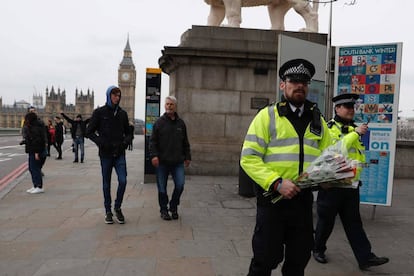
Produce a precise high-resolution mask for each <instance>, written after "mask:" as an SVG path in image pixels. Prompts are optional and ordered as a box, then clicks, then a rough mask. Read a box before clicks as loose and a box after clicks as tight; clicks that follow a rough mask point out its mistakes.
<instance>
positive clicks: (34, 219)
mask: <svg viewBox="0 0 414 276" xmlns="http://www.w3.org/2000/svg"><path fill="white" fill-rule="evenodd" d="M135 143H136V144H137V145H136V149H134V151H132V152H128V153H127V159H128V187H127V191H126V194H125V200H124V204H123V211H124V214H125V216H126V224H124V225H119V224H116V223H115V224H113V225H106V224H105V223H104V209H103V198H102V192H101V176H100V165H99V159H98V156H97V149H96V147H95V146H93V145H92V144H90V143H88V146H87V148H86V163H84V164H80V163H79V164H77V163H76V164H73V163H72V160H73V158H72V153H71V152H65V153H64V158H63V160H60V161H59V160H54V159H53V158H52V159H49V160H48V161H47V162H46V165H45V168H44V173H45V178H44V187H45V193H44V194H37V195H30V194H27V193H26V192H25V191H26V190H27V189H28V188H29V187H30V186H31V180H30V175H29V174H27V173H26V174H25V175H23V176H22V177H20V179H18V180H17V181H15V183H13V186H12V187H11V188H10V189H9V191H3V194H2V195H0V198H1V199H0V275H1V276H3V275H18V276H25V275H27V276H32V275H33V276H41V275H42V276H43V275H53V276H54V275H56V276H64V275H68V276H69V275H70V276H74V275H97V276H103V275H105V276H107V275H122V276H129V275H131V276H137V275H143V276H147V275H148V276H149V275H151V276H164V275H165V276H167V275H168V276H174V275H177V276H178V275H180V276H181V275H186V276H191V275H194V276H202V275H206V276H211V275H222V276H232V275H246V274H247V270H248V266H249V263H250V258H251V254H252V252H251V236H252V231H253V228H254V223H255V199H254V198H243V197H240V196H239V195H238V187H237V184H238V178H237V177H213V176H187V178H186V186H185V191H184V193H183V197H182V202H181V205H180V208H179V213H180V219H179V220H176V221H163V220H161V218H160V217H159V210H158V204H157V190H156V186H155V185H154V184H153V183H152V184H151V183H149V184H143V179H144V178H143V159H144V150H143V136H136V139H135ZM115 178H116V177H115V174H114V180H115ZM113 182H114V181H113ZM114 186H115V187H116V185H114ZM169 186H170V187H171V186H172V185H169ZM115 187H113V192H114V191H115ZM413 207H414V183H413V181H412V180H400V179H398V180H395V182H394V197H393V206H392V207H382V206H378V207H377V208H376V210H375V211H376V212H375V219H372V214H373V207H372V206H362V207H361V209H362V214H363V220H364V225H365V229H366V231H367V233H368V235H369V238H370V240H371V243H372V245H373V248H374V252H375V253H377V255H386V256H388V257H390V259H391V262H390V263H388V264H386V265H383V266H380V267H376V268H372V270H371V271H368V272H364V273H363V272H361V271H359V269H358V267H357V264H356V261H355V259H354V257H353V255H352V253H351V250H350V247H349V245H348V243H347V241H346V238H345V235H344V232H343V230H342V227H341V224H340V222H339V221H338V223H337V225H336V227H335V230H334V233H333V235H332V237H331V239H330V240H329V244H328V247H329V249H328V252H327V255H328V258H329V260H330V262H329V263H328V264H326V265H322V264H318V263H316V262H315V261H314V260H313V259H311V260H310V262H309V265H308V267H307V269H306V275H315V276H320V275H338V276H339V275H414V249H413V238H414V218H413ZM273 275H281V274H280V272H278V271H275V272H274V273H273Z"/></svg>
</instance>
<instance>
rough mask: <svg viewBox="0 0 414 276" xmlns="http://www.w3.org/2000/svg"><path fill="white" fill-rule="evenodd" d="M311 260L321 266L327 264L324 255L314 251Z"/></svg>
mask: <svg viewBox="0 0 414 276" xmlns="http://www.w3.org/2000/svg"><path fill="white" fill-rule="evenodd" d="M313 258H314V259H315V261H317V262H318V263H321V264H326V263H327V262H328V260H327V259H326V256H325V253H322V252H317V251H314V252H313Z"/></svg>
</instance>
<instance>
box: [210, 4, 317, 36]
mask: <svg viewBox="0 0 414 276" xmlns="http://www.w3.org/2000/svg"><path fill="white" fill-rule="evenodd" d="M204 1H205V2H206V3H207V4H209V5H210V14H209V16H208V20H207V25H209V26H220V25H221V23H222V22H223V20H224V18H226V19H227V24H226V25H224V26H227V27H240V23H241V21H242V19H241V8H242V7H254V6H262V5H266V6H267V7H268V10H269V17H270V22H271V28H272V29H273V30H285V22H284V21H285V20H284V17H285V15H286V13H287V12H288V11H289V9H291V8H293V9H294V10H295V11H296V12H297V13H298V14H300V15H301V16H302V17H303V19H304V20H305V24H306V27H305V28H302V29H300V30H299V31H302V32H315V33H316V32H318V8H319V3H318V2H313V4H311V3H310V1H307V0H204Z"/></svg>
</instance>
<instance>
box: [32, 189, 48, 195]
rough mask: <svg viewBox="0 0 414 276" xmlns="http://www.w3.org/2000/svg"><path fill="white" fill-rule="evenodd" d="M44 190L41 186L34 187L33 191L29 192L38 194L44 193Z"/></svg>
mask: <svg viewBox="0 0 414 276" xmlns="http://www.w3.org/2000/svg"><path fill="white" fill-rule="evenodd" d="M44 192H45V190H44V189H43V188H34V190H33V191H31V192H30V193H31V194H40V193H44Z"/></svg>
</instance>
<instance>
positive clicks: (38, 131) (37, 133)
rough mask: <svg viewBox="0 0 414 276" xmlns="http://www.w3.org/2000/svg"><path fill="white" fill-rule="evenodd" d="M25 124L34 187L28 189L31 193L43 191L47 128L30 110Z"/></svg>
mask: <svg viewBox="0 0 414 276" xmlns="http://www.w3.org/2000/svg"><path fill="white" fill-rule="evenodd" d="M24 125H25V152H26V153H27V154H28V163H29V171H30V175H31V176H32V184H33V187H32V188H30V189H28V190H27V192H28V193H29V194H39V193H43V192H44V189H43V179H42V166H43V164H44V162H45V159H46V143H47V140H46V129H45V125H44V123H41V122H40V120H39V119H38V117H37V115H36V113H34V112H28V113H27V114H26V116H25V120H24Z"/></svg>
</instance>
